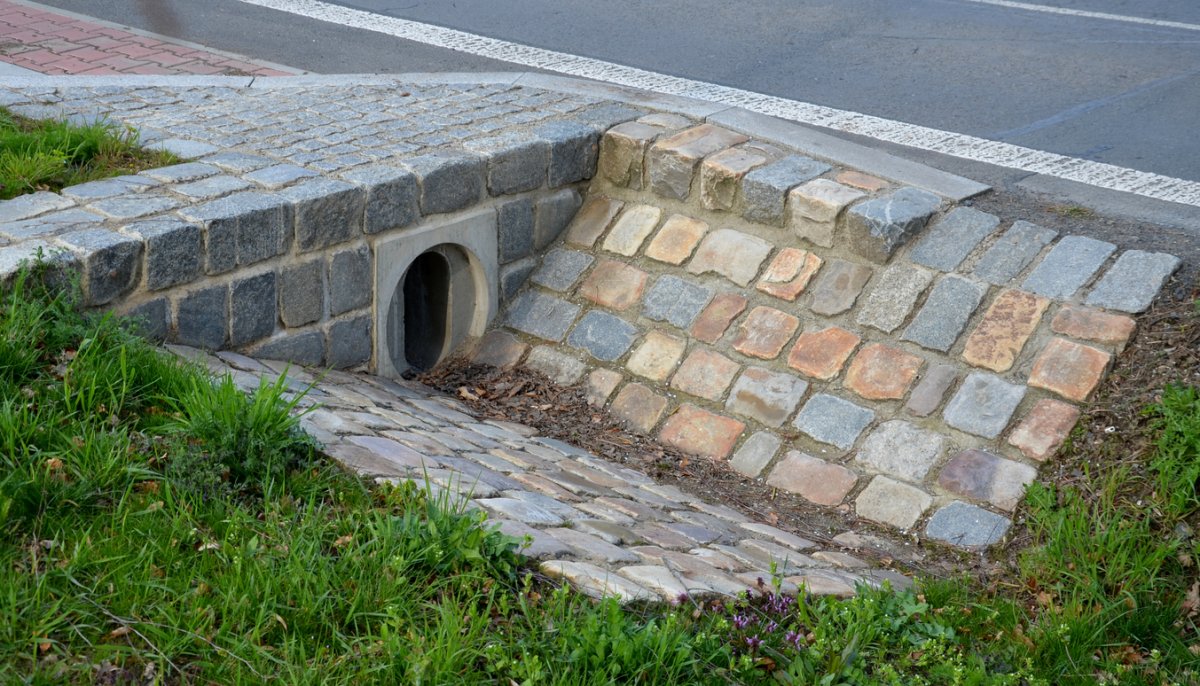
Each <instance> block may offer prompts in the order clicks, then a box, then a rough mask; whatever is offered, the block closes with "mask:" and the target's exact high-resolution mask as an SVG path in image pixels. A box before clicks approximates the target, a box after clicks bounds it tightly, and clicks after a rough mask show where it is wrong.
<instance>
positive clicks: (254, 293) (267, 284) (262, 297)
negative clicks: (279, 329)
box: [229, 272, 279, 346]
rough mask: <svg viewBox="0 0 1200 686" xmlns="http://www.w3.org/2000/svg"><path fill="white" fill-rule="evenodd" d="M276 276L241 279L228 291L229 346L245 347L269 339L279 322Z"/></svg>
mask: <svg viewBox="0 0 1200 686" xmlns="http://www.w3.org/2000/svg"><path fill="white" fill-rule="evenodd" d="M277 302H278V296H277V293H276V288H275V272H267V273H265V274H259V275H258V276H251V277H247V278H245V279H238V280H237V281H234V282H233V283H232V284H230V287H229V343H230V344H231V345H234V346H240V345H245V344H246V343H251V342H253V341H257V340H259V339H261V338H266V337H267V336H269V335H271V332H272V331H274V330H275V322H276V320H277V319H278V318H279V316H278V314H277V311H276V303H277Z"/></svg>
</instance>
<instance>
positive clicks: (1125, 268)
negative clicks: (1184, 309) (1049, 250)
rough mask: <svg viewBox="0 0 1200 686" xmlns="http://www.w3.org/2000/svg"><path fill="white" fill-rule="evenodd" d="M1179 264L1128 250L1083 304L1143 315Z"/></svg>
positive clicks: (1166, 257)
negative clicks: (1141, 313)
mask: <svg viewBox="0 0 1200 686" xmlns="http://www.w3.org/2000/svg"><path fill="white" fill-rule="evenodd" d="M1063 240H1066V239H1063ZM1047 259H1049V258H1047ZM1179 265H1180V261H1179V258H1178V257H1175V256H1174V255H1167V254H1164V253H1154V252H1145V251H1142V250H1130V251H1128V252H1126V253H1124V254H1122V255H1121V256H1120V257H1118V258H1117V261H1116V263H1115V264H1113V266H1112V267H1111V268H1110V269H1109V270H1108V273H1106V274H1105V275H1104V277H1103V278H1101V279H1100V282H1099V283H1097V284H1096V287H1095V288H1093V289H1092V292H1091V293H1090V294H1088V297H1087V304H1089V305H1095V306H1096V307H1106V308H1108V309H1110V310H1119V311H1121V312H1131V313H1137V312H1145V311H1146V308H1148V307H1150V303H1151V302H1152V301H1153V300H1154V296H1156V295H1158V291H1159V290H1161V289H1162V286H1163V284H1164V283H1166V281H1167V277H1169V276H1170V275H1171V274H1173V273H1174V272H1175V270H1176V269H1178V268H1179Z"/></svg>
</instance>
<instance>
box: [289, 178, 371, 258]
mask: <svg viewBox="0 0 1200 686" xmlns="http://www.w3.org/2000/svg"><path fill="white" fill-rule="evenodd" d="M279 194H280V196H281V197H283V198H284V199H286V200H287V201H288V202H290V203H292V209H293V212H294V213H295V217H296V247H297V248H299V249H300V251H301V252H308V251H311V250H317V249H320V248H325V247H328V246H331V245H336V244H338V243H344V242H346V241H348V240H350V239H351V238H354V237H355V236H358V235H360V234H362V233H363V216H364V212H365V208H366V194H365V193H364V192H363V190H362V189H361V188H359V187H357V186H354V185H352V184H349V183H346V182H344V181H334V180H332V179H314V180H312V181H306V182H304V183H302V184H300V185H297V186H292V187H291V188H286V189H284V190H282V191H280V192H279Z"/></svg>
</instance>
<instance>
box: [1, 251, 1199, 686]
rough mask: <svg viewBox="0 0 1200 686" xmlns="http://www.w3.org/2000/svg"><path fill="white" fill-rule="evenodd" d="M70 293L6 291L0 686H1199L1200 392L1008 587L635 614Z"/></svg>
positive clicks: (29, 288) (1098, 485) (1169, 394)
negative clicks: (357, 467) (329, 450)
mask: <svg viewBox="0 0 1200 686" xmlns="http://www.w3.org/2000/svg"><path fill="white" fill-rule="evenodd" d="M70 292H73V291H66V292H64V291H62V290H61V289H55V288H51V287H47V286H45V285H44V281H43V279H42V278H40V276H39V273H38V269H34V270H32V271H26V272H23V273H22V274H21V275H20V276H18V278H17V279H16V280H15V282H13V283H12V284H11V285H10V286H7V287H5V288H4V289H3V290H2V291H0V294H2V296H3V297H2V299H0V302H2V304H3V307H2V309H0V683H6V684H7V683H16V684H51V683H54V684H58V683H69V684H93V683H96V684H117V683H129V684H133V683H138V684H143V683H169V684H179V683H197V684H207V683H220V684H259V683H262V682H264V681H266V680H267V679H273V680H277V681H279V682H281V683H286V684H318V683H319V684H356V685H358V684H375V683H379V684H459V683H462V684H501V685H504V686H511V685H512V684H521V685H531V686H533V685H541V684H547V685H549V684H563V685H567V684H723V683H746V684H780V683H782V684H824V685H833V684H897V685H899V684H904V685H909V684H947V685H949V684H962V685H992V684H996V685H1010V684H1011V685H1014V686H1016V685H1023V684H1029V685H1037V684H1046V685H1049V684H1096V683H1106V684H1115V683H1121V684H1195V683H1197V678H1198V677H1197V671H1196V664H1197V662H1198V661H1200V658H1198V657H1197V655H1196V653H1200V648H1198V647H1197V646H1198V645H1200V636H1198V634H1197V613H1198V612H1200V599H1197V598H1196V593H1197V590H1198V588H1200V587H1198V586H1197V585H1196V578H1197V574H1196V569H1197V567H1196V563H1197V562H1198V561H1200V549H1198V548H1197V543H1196V540H1197V539H1196V537H1195V536H1191V537H1189V536H1188V535H1187V531H1188V527H1191V529H1192V530H1195V528H1196V526H1197V524H1198V523H1200V522H1197V514H1198V512H1200V501H1198V499H1197V490H1196V484H1197V479H1198V478H1200V395H1198V393H1197V391H1196V389H1192V388H1183V387H1179V388H1170V389H1167V391H1166V392H1165V393H1164V394H1163V396H1162V401H1161V402H1160V403H1158V404H1157V405H1155V406H1154V407H1151V408H1149V409H1148V410H1147V412H1148V413H1149V414H1150V416H1151V417H1152V418H1153V422H1154V424H1153V426H1154V431H1155V432H1156V435H1157V442H1156V444H1155V450H1154V454H1153V456H1152V457H1151V458H1150V462H1149V469H1148V470H1147V471H1146V472H1145V473H1144V474H1142V473H1138V474H1133V473H1130V472H1129V471H1128V470H1121V469H1117V470H1111V471H1109V472H1107V473H1103V474H1096V475H1094V478H1091V479H1089V480H1087V481H1086V483H1087V484H1090V485H1089V486H1087V488H1088V489H1089V490H1088V491H1086V492H1085V491H1083V490H1081V489H1083V487H1082V486H1077V487H1072V488H1053V489H1052V488H1048V487H1039V488H1034V489H1033V490H1031V492H1030V494H1029V497H1028V501H1027V503H1026V505H1025V509H1024V513H1025V516H1026V518H1027V520H1028V524H1029V528H1030V533H1031V535H1032V538H1033V542H1032V545H1031V546H1030V547H1029V548H1028V549H1027V550H1026V551H1025V552H1024V553H1023V554H1022V556H1021V559H1020V564H1019V569H1018V570H1017V574H1016V575H1015V576H1013V577H1012V578H1011V579H1010V580H1007V581H1003V582H998V583H995V584H993V586H992V587H989V588H980V587H977V586H975V585H973V584H971V583H969V582H965V581H961V580H950V581H927V582H924V583H923V584H921V585H920V586H919V588H918V589H917V590H914V591H907V592H903V593H896V592H892V591H890V590H887V589H884V590H871V589H867V588H862V589H860V594H859V595H858V596H857V597H855V598H852V599H847V600H839V599H835V598H804V597H802V598H800V599H798V600H792V599H788V598H784V597H781V596H779V595H776V594H775V593H774V592H773V590H772V589H771V588H770V580H767V584H766V586H765V588H764V589H763V590H764V592H763V593H760V594H755V597H753V598H749V597H747V598H742V599H726V600H711V599H710V600H692V599H681V600H680V602H679V603H677V604H675V605H654V606H643V607H632V608H629V607H627V608H622V607H621V606H619V605H618V604H616V603H615V602H613V601H604V602H596V601H593V600H590V599H588V598H585V597H583V596H581V595H579V594H577V593H575V592H573V591H571V590H569V589H566V588H561V587H556V586H554V585H552V584H550V583H548V582H547V581H546V580H544V579H541V578H540V577H538V576H537V575H536V574H533V573H531V572H530V570H529V569H527V568H525V567H524V566H523V562H522V560H521V558H519V557H518V556H517V555H516V553H515V550H516V547H517V544H518V542H517V541H515V540H514V539H511V538H509V537H506V536H504V535H502V534H501V533H499V532H498V531H496V530H493V529H491V528H489V527H488V526H487V525H486V524H485V523H484V522H483V521H482V520H481V519H480V518H479V516H478V515H476V514H473V513H470V512H465V511H462V510H461V509H460V508H458V507H457V506H456V505H455V504H453V503H450V502H448V501H445V500H440V501H439V500H435V499H431V498H430V497H429V496H428V495H427V493H426V492H425V491H422V490H417V489H413V488H411V487H410V488H404V489H388V488H377V487H374V486H373V485H371V484H366V483H363V482H362V481H360V480H359V479H357V478H355V477H354V476H352V475H350V474H347V473H345V472H343V471H342V470H340V469H339V468H338V467H337V465H335V464H333V463H331V462H329V461H327V460H325V459H324V458H323V457H322V456H321V455H320V454H319V453H318V452H317V451H316V449H315V448H316V446H314V444H313V443H312V442H311V440H310V439H308V438H307V437H306V436H305V435H304V434H302V433H301V432H300V431H299V429H298V424H297V422H298V420H297V413H295V412H292V410H295V409H296V407H295V403H296V402H297V398H296V397H295V396H294V395H293V394H291V393H290V392H289V390H288V389H289V384H288V383H287V382H286V380H285V379H277V380H274V381H271V380H267V381H264V382H263V383H262V384H261V385H260V386H259V387H258V388H257V389H256V390H255V391H254V392H253V393H250V394H244V393H242V392H241V391H239V390H238V388H237V387H236V386H234V385H233V383H232V382H231V381H229V380H228V379H226V380H219V381H216V382H214V381H212V380H211V379H209V378H208V377H207V376H206V375H205V373H204V372H203V371H202V370H201V369H199V368H198V367H195V366H192V365H189V364H187V363H183V362H180V361H178V360H177V359H175V358H173V357H170V356H167V355H164V354H160V352H159V351H158V350H156V349H155V348H153V347H151V346H149V345H148V344H146V343H144V342H143V341H141V340H140V339H138V338H137V337H136V336H134V335H132V334H130V333H129V332H128V330H127V326H126V325H125V324H124V323H123V322H121V321H119V320H117V319H115V318H112V317H109V316H104V315H88V314H83V313H81V312H80V310H79V309H78V307H77V305H76V303H75V301H74V299H73V298H72V297H69V295H67V293H70ZM1139 480H1140V481H1144V482H1145V483H1144V484H1141V485H1144V486H1145V488H1144V489H1142V490H1141V491H1139V492H1140V493H1143V496H1141V497H1139V498H1136V499H1134V498H1130V497H1128V494H1129V493H1131V491H1130V488H1131V482H1138V481H1139ZM1133 485H1134V486H1136V485H1138V484H1136V483H1135V484H1133Z"/></svg>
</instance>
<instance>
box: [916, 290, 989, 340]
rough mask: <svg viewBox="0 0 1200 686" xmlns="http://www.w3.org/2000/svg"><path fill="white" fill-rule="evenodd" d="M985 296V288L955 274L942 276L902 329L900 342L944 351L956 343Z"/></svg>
mask: <svg viewBox="0 0 1200 686" xmlns="http://www.w3.org/2000/svg"><path fill="white" fill-rule="evenodd" d="M985 293H987V287H986V286H984V285H983V284H980V283H977V282H974V281H971V280H969V279H966V278H964V277H961V276H958V275H957V274H949V275H946V276H944V277H942V279H941V280H940V281H938V282H937V283H936V284H934V286H933V290H932V291H930V292H929V297H928V298H926V299H925V305H924V306H923V307H921V310H920V311H919V312H917V316H916V317H914V318H913V321H912V323H911V324H909V325H908V328H906V329H905V330H904V336H903V340H906V341H912V342H914V343H916V344H917V345H920V346H922V347H925V348H930V349H931V350H939V351H941V352H946V351H947V350H949V349H950V348H951V346H953V345H954V342H955V341H956V340H958V336H959V334H961V333H962V331H963V328H964V327H966V325H967V321H968V320H970V318H971V313H973V312H974V311H975V308H977V307H979V303H980V302H981V301H982V300H983V296H984V294H985Z"/></svg>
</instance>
